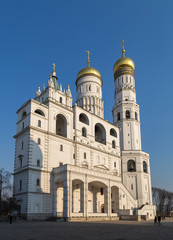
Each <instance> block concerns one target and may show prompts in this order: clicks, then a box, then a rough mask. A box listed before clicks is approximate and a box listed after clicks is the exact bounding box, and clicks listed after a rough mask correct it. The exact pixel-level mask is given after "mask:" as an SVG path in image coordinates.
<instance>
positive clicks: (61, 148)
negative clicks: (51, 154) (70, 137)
mask: <svg viewBox="0 0 173 240" xmlns="http://www.w3.org/2000/svg"><path fill="white" fill-rule="evenodd" d="M60 151H61V152H63V145H62V144H61V145H60Z"/></svg>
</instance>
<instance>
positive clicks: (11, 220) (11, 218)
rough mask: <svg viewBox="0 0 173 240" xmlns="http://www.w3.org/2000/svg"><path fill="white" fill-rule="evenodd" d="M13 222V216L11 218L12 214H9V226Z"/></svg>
mask: <svg viewBox="0 0 173 240" xmlns="http://www.w3.org/2000/svg"><path fill="white" fill-rule="evenodd" d="M12 222H13V216H12V213H11V214H10V224H12Z"/></svg>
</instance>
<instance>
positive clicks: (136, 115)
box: [135, 112, 138, 120]
mask: <svg viewBox="0 0 173 240" xmlns="http://www.w3.org/2000/svg"><path fill="white" fill-rule="evenodd" d="M135 120H138V114H137V112H135Z"/></svg>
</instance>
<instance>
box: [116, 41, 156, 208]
mask: <svg viewBox="0 0 173 240" xmlns="http://www.w3.org/2000/svg"><path fill="white" fill-rule="evenodd" d="M121 42H122V57H121V58H120V59H118V60H117V61H116V63H115V64H114V68H113V70H114V83H115V95H114V98H115V105H114V107H113V122H114V124H115V125H116V126H118V127H119V128H120V147H121V150H122V181H123V184H124V185H125V186H126V187H127V188H128V190H129V191H130V193H131V194H132V195H133V196H134V197H135V198H136V199H137V200H138V207H140V206H141V205H143V204H152V194H151V178H150V163H149V154H148V153H145V152H143V151H142V147H141V130H140V114H139V105H138V104H137V103H136V90H135V64H134V62H133V60H132V59H130V58H128V57H125V48H124V46H125V44H124V41H123V40H121Z"/></svg>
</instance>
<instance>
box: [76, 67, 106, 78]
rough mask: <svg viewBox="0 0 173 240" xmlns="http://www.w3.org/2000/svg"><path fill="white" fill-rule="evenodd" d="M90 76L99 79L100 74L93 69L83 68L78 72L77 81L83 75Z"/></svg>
mask: <svg viewBox="0 0 173 240" xmlns="http://www.w3.org/2000/svg"><path fill="white" fill-rule="evenodd" d="M90 74H91V75H95V76H96V77H99V78H101V74H100V73H99V71H98V70H97V69H95V68H93V67H86V68H83V69H82V70H80V72H79V73H78V75H77V79H79V78H80V77H82V76H83V75H90Z"/></svg>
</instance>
